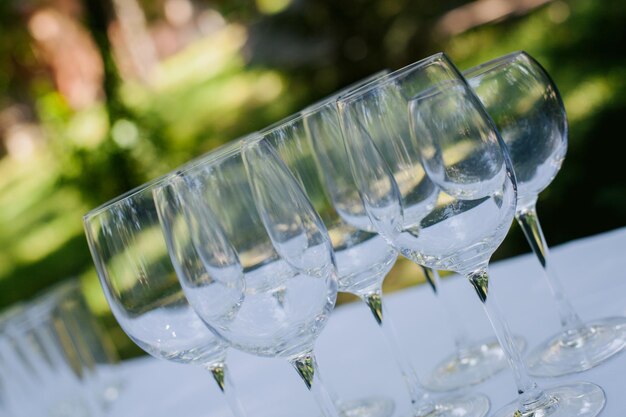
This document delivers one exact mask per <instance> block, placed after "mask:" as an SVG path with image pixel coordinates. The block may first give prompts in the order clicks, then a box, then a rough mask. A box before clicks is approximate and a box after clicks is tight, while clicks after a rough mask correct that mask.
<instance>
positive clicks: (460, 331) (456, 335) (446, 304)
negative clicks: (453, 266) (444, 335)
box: [420, 265, 470, 357]
mask: <svg viewBox="0 0 626 417" xmlns="http://www.w3.org/2000/svg"><path fill="white" fill-rule="evenodd" d="M420 267H421V268H422V271H423V272H424V275H425V276H426V281H427V282H428V284H429V285H430V288H431V289H432V290H433V292H434V293H435V296H436V298H437V300H438V302H439V304H440V305H441V307H442V309H443V311H444V315H445V317H446V321H447V322H448V328H449V329H450V331H452V337H453V339H454V346H455V348H456V353H457V356H459V357H463V356H465V353H466V352H467V351H468V350H469V346H470V337H469V332H468V331H467V329H466V328H465V326H464V325H463V322H462V321H461V319H460V318H459V317H458V315H457V314H455V310H454V307H453V306H452V303H451V302H450V301H451V300H450V297H446V296H445V294H444V295H441V278H440V277H439V272H437V271H436V270H434V269H430V268H426V267H424V266H421V265H420Z"/></svg>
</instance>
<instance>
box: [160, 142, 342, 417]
mask: <svg viewBox="0 0 626 417" xmlns="http://www.w3.org/2000/svg"><path fill="white" fill-rule="evenodd" d="M239 146H240V143H236V144H235V146H233V147H228V148H226V149H224V150H222V151H218V152H216V153H215V154H213V155H212V156H211V157H210V158H207V159H206V160H205V161H203V162H201V163H199V164H197V165H195V166H193V167H190V168H189V169H185V170H182V171H181V172H180V173H179V175H177V176H175V177H174V178H172V180H171V181H170V184H171V188H166V189H165V190H163V191H158V192H157V193H155V197H156V198H157V200H159V206H160V207H161V209H162V210H161V214H162V216H161V217H162V218H163V219H164V220H165V219H169V220H176V219H182V220H184V221H180V220H179V221H175V222H172V221H164V225H163V226H164V231H165V233H166V234H169V235H170V236H169V237H168V239H170V241H171V242H172V243H173V244H174V245H176V246H175V247H176V248H178V249H176V250H174V251H173V252H172V253H173V255H174V256H175V258H176V259H177V262H178V263H181V264H182V263H184V262H188V263H196V264H197V263H198V262H199V265H201V266H202V267H203V268H204V273H184V274H181V275H180V276H179V277H180V279H181V283H182V285H183V288H184V289H185V292H186V295H187V298H188V299H189V302H190V303H191V304H192V305H193V306H194V308H195V310H196V311H197V313H198V314H199V315H200V317H202V319H203V320H204V321H205V323H207V324H208V325H210V326H211V328H212V329H213V331H214V332H215V333H217V334H219V335H220V336H221V337H222V338H224V339H225V340H227V341H228V342H229V343H230V345H231V346H232V347H234V348H236V349H239V350H242V351H245V352H248V353H252V354H255V355H258V356H266V357H283V358H286V359H287V360H288V361H289V362H290V363H291V364H292V365H293V366H294V368H295V369H296V370H297V372H298V373H299V375H300V376H301V377H302V379H303V381H304V382H305V384H306V386H307V388H309V390H311V392H312V393H313V394H314V396H315V398H316V400H317V401H318V404H319V406H320V408H321V411H322V413H323V415H324V416H327V417H330V416H332V417H337V416H339V413H338V412H337V410H336V408H335V405H334V403H333V401H332V398H331V397H330V395H329V394H328V392H327V391H326V390H325V388H324V386H323V385H322V382H321V379H320V375H319V371H318V369H317V363H316V360H315V356H314V354H313V344H314V342H315V340H316V339H317V336H318V335H319V333H320V331H321V330H322V329H323V328H324V326H325V324H326V322H327V319H328V316H329V314H330V312H331V310H332V309H333V307H334V304H335V300H336V295H337V282H336V278H335V275H336V273H335V265H334V259H333V253H332V246H331V245H330V242H329V238H328V234H327V232H326V230H325V229H324V225H323V224H322V223H321V221H320V219H319V217H318V216H317V214H316V213H315V211H314V210H313V208H312V207H311V206H310V203H309V201H308V200H307V199H306V197H305V196H304V194H303V193H302V191H301V190H300V189H299V187H298V185H297V184H296V183H295V181H294V180H293V178H291V177H289V176H288V173H287V171H286V170H284V169H283V168H282V167H276V166H274V165H271V164H265V163H264V162H263V160H264V156H262V155H256V154H255V153H254V152H253V153H248V155H247V157H246V158H245V159H246V164H245V165H244V158H243V157H242V153H241V150H240V147H239ZM259 159H260V161H261V163H259ZM260 200H262V201H264V202H265V203H264V204H263V205H260V206H259V205H258V204H257V203H258V201H260ZM268 205H269V207H270V208H271V209H270V210H268V211H264V210H263V209H260V210H259V211H258V212H257V209H256V208H255V207H268ZM163 209H164V210H163ZM181 213H182V214H181ZM176 242H178V243H176ZM172 247H173V248H174V246H172ZM194 268H195V266H194Z"/></svg>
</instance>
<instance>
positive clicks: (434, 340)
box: [110, 228, 626, 417]
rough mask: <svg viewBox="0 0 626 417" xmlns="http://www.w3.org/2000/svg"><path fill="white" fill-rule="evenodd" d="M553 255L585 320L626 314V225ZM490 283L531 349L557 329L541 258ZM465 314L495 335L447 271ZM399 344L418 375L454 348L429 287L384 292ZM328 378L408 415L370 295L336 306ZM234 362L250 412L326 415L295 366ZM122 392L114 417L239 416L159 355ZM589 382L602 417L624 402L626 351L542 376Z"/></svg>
mask: <svg viewBox="0 0 626 417" xmlns="http://www.w3.org/2000/svg"><path fill="white" fill-rule="evenodd" d="M552 252H553V261H554V264H555V266H556V268H557V269H558V271H559V272H560V275H561V276H562V279H563V282H564V284H565V287H566V290H567V292H568V294H569V296H570V298H571V300H572V302H573V304H574V306H575V308H576V309H577V310H578V311H579V314H580V315H581V316H582V317H583V319H584V320H590V319H594V318H602V317H608V316H618V315H626V228H622V229H618V230H614V231H611V232H608V233H603V234H600V235H597V236H593V237H588V238H585V239H580V240H576V241H572V242H569V243H567V244H564V245H561V246H559V247H555V248H553V250H552ZM491 278H492V288H493V289H494V291H497V294H498V298H499V303H500V304H501V307H502V308H503V310H504V311H505V314H506V316H507V318H508V320H509V323H510V324H511V328H512V330H513V331H514V332H515V333H516V334H520V335H523V336H524V337H525V338H526V340H527V342H528V343H529V346H531V347H533V346H535V345H537V344H538V343H539V342H540V341H542V340H544V339H546V338H547V337H548V336H550V335H551V334H553V333H555V332H556V331H557V330H558V326H559V321H558V316H557V313H556V309H555V305H554V303H553V302H552V300H551V298H550V294H549V291H548V288H547V286H546V282H545V279H544V278H543V276H542V273H541V270H540V267H539V264H538V262H537V261H536V260H535V259H534V257H532V256H531V255H530V254H528V255H523V256H519V257H515V258H511V259H507V260H504V261H501V262H496V263H494V264H493V265H492V267H491ZM442 291H447V292H450V293H452V295H451V296H452V297H455V299H456V300H457V304H456V307H457V308H458V311H459V312H462V314H463V316H464V317H465V318H466V319H467V320H468V323H472V330H473V332H474V335H475V337H476V338H477V339H478V338H485V337H490V336H491V335H492V334H493V333H492V332H491V327H490V325H489V323H488V321H487V318H486V316H485V315H484V312H483V310H482V307H481V305H480V302H479V301H478V299H477V298H476V295H475V293H474V291H473V289H472V288H471V287H470V285H469V284H468V283H467V282H465V280H464V279H463V278H461V277H459V276H453V277H450V278H448V279H445V280H444V282H443V283H442ZM385 301H386V303H387V306H388V310H389V313H390V317H392V318H393V320H394V323H395V326H396V328H397V331H398V333H399V335H400V339H401V342H402V343H403V345H404V347H405V348H406V350H407V352H408V354H409V356H410V357H411V359H412V361H413V363H414V365H415V368H416V370H417V371H418V373H419V374H420V375H425V374H426V372H427V371H428V370H429V369H430V368H431V367H432V366H433V365H434V364H435V363H436V362H437V361H438V360H440V359H442V358H443V357H444V356H446V355H447V354H448V353H450V352H451V350H452V346H453V345H452V337H451V335H450V333H449V332H448V330H447V328H446V327H445V322H444V319H443V317H442V316H443V315H442V312H441V309H440V307H439V305H438V304H437V302H436V301H435V299H434V296H433V294H432V292H431V290H430V289H429V288H428V287H427V286H424V285H422V286H419V287H415V288H410V289H407V290H404V291H400V292H397V293H393V294H390V295H388V296H386V299H385ZM316 349H317V356H318V362H319V364H320V367H321V372H322V375H323V378H324V379H325V382H326V383H327V384H328V385H330V386H331V387H332V388H333V390H334V391H335V392H336V393H337V394H338V395H339V396H340V397H341V398H346V399H352V398H358V397H363V396H385V397H389V398H393V399H394V400H395V401H396V413H395V416H408V415H409V413H408V411H409V400H408V396H407V394H406V392H405V389H404V386H403V384H402V381H401V377H400V375H399V372H398V371H397V368H396V366H395V363H394V362H393V359H392V358H391V357H390V356H389V351H388V349H387V347H386V345H385V342H384V340H383V338H382V334H381V332H380V330H379V329H378V328H377V326H376V324H375V322H374V320H372V318H371V317H370V313H369V311H368V310H367V307H366V306H365V304H363V303H352V304H348V305H343V306H340V307H338V308H337V309H336V310H335V311H334V312H333V315H332V317H331V319H330V321H329V323H328V325H327V328H326V329H325V330H324V332H323V333H322V335H321V337H320V339H319V341H318V343H317V346H316ZM228 364H229V367H230V371H231V376H232V378H233V380H234V382H235V384H236V385H237V388H238V390H239V395H240V398H241V402H242V403H243V404H244V407H245V408H246V409H247V410H248V414H249V416H250V417H257V416H258V417H263V416H267V417H283V416H284V417H296V416H297V417H308V416H311V417H318V416H319V412H318V408H317V406H316V404H315V402H314V400H313V398H312V396H311V395H310V393H309V392H308V391H307V390H306V388H305V386H304V384H303V383H302V382H301V380H300V379H299V377H298V375H297V374H296V373H295V372H294V371H293V369H292V368H291V366H290V365H289V364H288V363H287V362H286V361H283V360H279V359H267V358H258V357H254V356H251V355H248V354H245V353H242V352H237V351H231V352H230V353H229V358H228ZM120 372H121V373H122V378H123V380H124V392H123V393H122V395H121V397H120V399H119V400H118V401H117V402H116V403H115V405H114V407H113V409H112V410H111V414H110V415H112V416H116V417H126V416H133V417H143V416H146V417H148V416H150V417H160V416H163V417H165V416H167V417H171V416H176V417H200V416H202V417H222V416H224V417H232V414H231V413H230V411H229V409H228V407H227V405H226V402H225V400H224V398H223V396H222V395H221V393H220V391H219V389H218V388H217V386H216V384H215V383H214V382H213V380H212V377H211V375H210V374H209V373H208V372H206V371H204V370H203V369H201V368H198V367H194V366H189V365H178V364H172V363H168V362H165V361H159V360H156V359H153V358H149V357H146V358H140V359H136V360H131V361H127V362H124V363H123V364H122V365H121V367H120ZM580 380H585V381H591V382H594V383H596V384H598V385H600V386H602V387H603V388H604V390H605V392H606V396H607V405H606V408H605V410H604V412H603V414H602V416H607V417H613V416H618V415H624V413H625V410H626V354H623V353H622V354H620V355H617V356H616V357H614V358H612V359H611V360H609V361H608V362H606V363H604V364H602V365H600V366H598V367H596V368H594V369H591V370H589V371H587V372H584V373H580V374H575V375H571V376H565V377H560V378H554V379H538V382H539V383H540V384H541V385H543V386H550V385H556V384H558V383H559V382H565V381H580ZM472 391H477V392H482V393H484V394H486V395H488V396H489V398H490V399H491V402H492V410H495V409H498V408H500V407H501V406H503V405H504V404H506V403H507V402H509V401H511V400H512V399H513V398H514V397H515V392H516V389H515V385H514V382H513V377H512V375H511V373H510V372H509V370H508V369H507V370H505V371H504V372H501V373H500V374H498V375H496V376H495V377H493V378H491V379H489V380H488V381H485V382H484V383H482V384H479V385H477V386H475V387H471V388H470V389H469V390H468V392H472Z"/></svg>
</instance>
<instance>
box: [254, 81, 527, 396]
mask: <svg viewBox="0 0 626 417" xmlns="http://www.w3.org/2000/svg"><path fill="white" fill-rule="evenodd" d="M378 79H382V78H381V77H378ZM372 81H373V82H376V79H374V80H372ZM365 84H367V83H362V84H361V85H356V86H353V87H352V88H350V89H346V90H344V91H341V92H339V93H338V94H337V95H336V96H334V97H332V98H330V99H327V100H324V101H321V102H319V103H316V104H314V105H312V106H310V107H308V108H307V109H305V110H304V111H303V112H302V114H303V116H302V118H303V120H304V126H305V130H306V137H307V139H308V140H307V141H308V142H309V143H308V144H307V143H305V142H304V139H303V138H302V137H303V136H305V134H304V133H302V132H301V131H302V128H301V126H300V125H301V124H302V123H301V121H300V120H298V117H295V118H293V120H291V121H288V122H285V123H283V127H282V128H281V129H274V131H273V132H271V131H270V130H269V129H268V130H266V132H267V135H266V136H267V140H268V141H270V142H272V143H273V146H274V147H276V148H277V149H278V151H279V154H280V155H281V157H282V158H283V160H285V161H286V162H287V165H288V166H289V167H290V168H291V170H292V171H293V172H294V174H295V175H296V177H298V178H299V179H300V180H301V183H302V184H303V186H304V189H305V190H307V192H308V194H309V196H310V197H311V200H312V201H313V203H314V205H315V207H316V209H317V210H318V212H320V213H323V214H322V219H323V220H324V222H325V223H326V227H327V228H328V229H329V231H330V236H331V238H333V245H334V247H335V253H336V254H337V265H338V269H339V278H338V279H339V290H340V291H345V292H351V293H354V294H356V295H357V296H359V297H360V298H361V299H362V300H364V301H365V302H366V303H367V304H368V305H369V306H370V308H371V310H372V312H373V313H374V317H375V318H376V320H377V322H378V323H379V325H380V326H381V327H382V328H383V330H384V331H385V334H386V336H387V340H388V342H389V345H390V346H391V349H392V351H393V356H394V358H395V359H396V361H397V362H398V365H399V366H400V369H401V371H402V372H403V374H405V376H404V379H405V380H406V381H407V382H408V384H409V385H410V386H411V387H412V386H415V385H420V384H419V382H418V381H417V377H416V376H415V372H414V371H413V369H412V367H411V364H410V361H409V360H408V359H407V358H406V357H405V356H406V355H405V354H404V353H403V352H402V350H401V349H400V347H399V344H398V343H397V342H396V337H395V335H394V331H393V328H392V327H393V326H392V324H391V322H390V321H389V317H388V315H387V314H383V316H385V315H386V316H387V319H386V323H385V325H383V323H382V316H379V311H380V312H381V313H382V310H381V309H382V307H383V304H382V299H381V295H382V292H381V284H382V281H383V279H384V277H385V274H386V273H387V272H388V270H384V271H380V269H381V268H380V267H379V265H378V264H377V262H376V261H377V259H376V257H381V255H382V254H385V250H384V244H382V243H378V246H379V247H378V248H374V247H373V245H372V244H371V243H369V244H368V245H369V248H367V249H366V247H365V246H366V245H363V244H362V240H363V238H362V237H361V236H371V234H370V233H371V232H373V231H374V228H373V226H372V225H371V223H370V221H369V219H368V217H367V213H366V212H365V209H364V207H363V204H362V202H361V199H360V197H359V195H358V191H357V189H356V186H355V184H354V180H353V179H352V174H351V173H350V166H349V163H348V159H347V155H346V152H345V148H344V146H343V142H342V139H341V128H340V126H339V118H338V115H337V110H336V106H335V101H336V99H337V98H338V97H340V96H341V95H345V94H348V93H349V92H350V91H351V90H354V89H356V88H359V87H361V86H362V85H365ZM396 117H399V118H404V119H406V112H404V111H403V109H401V108H400V109H397V114H396ZM396 126H397V127H400V126H404V127H406V129H407V132H404V134H408V122H407V121H406V120H405V121H403V122H402V123H396ZM287 135H291V136H292V137H293V138H289V139H283V138H281V136H287ZM312 160H313V161H314V162H313V161H312ZM422 177H423V175H422ZM422 177H420V176H419V173H418V175H417V176H416V175H407V174H406V173H405V174H404V175H403V176H402V186H403V187H414V186H419V187H422V188H423V189H427V188H428V187H429V186H430V182H429V180H428V179H427V178H422ZM433 196H435V194H430V198H433ZM368 232H369V233H368ZM357 235H358V236H359V238H356V239H355V238H354V237H353V236H357ZM378 239H380V237H379V238H378ZM378 239H375V238H373V237H372V238H369V241H370V242H372V241H376V240H378ZM345 242H348V244H347V245H346V244H345ZM394 251H395V250H394ZM340 253H343V254H344V255H343V256H341V255H340ZM374 255H375V256H374ZM422 269H423V271H424V274H425V276H426V279H427V282H428V283H429V284H430V286H431V288H432V289H433V291H434V293H435V295H436V296H437V300H438V301H439V302H440V303H442V304H443V306H442V307H443V308H442V310H443V311H444V316H445V318H446V319H447V324H448V326H449V328H450V329H451V330H452V332H453V337H454V345H455V351H454V353H453V354H451V355H449V356H448V357H446V358H445V359H444V360H443V361H441V362H440V363H438V364H437V365H436V366H435V368H434V370H433V371H432V372H431V373H430V374H429V375H428V376H427V377H426V379H425V380H424V381H423V385H424V386H425V387H427V388H428V389H429V390H433V391H446V390H452V389H458V388H461V387H466V386H468V385H472V384H477V383H479V382H482V381H484V380H485V379H487V378H488V377H490V376H491V375H493V374H495V373H497V372H499V371H501V370H503V369H504V368H506V366H507V365H506V357H505V355H504V352H503V351H502V349H501V348H500V345H499V344H498V341H497V340H496V339H495V338H493V337H492V338H489V339H486V340H483V341H478V342H476V341H472V340H471V338H470V337H469V334H468V331H467V329H465V326H463V324H462V321H461V320H460V319H459V317H457V316H456V314H454V312H455V310H454V308H453V300H452V299H450V297H449V296H447V295H446V292H445V291H443V292H442V291H441V287H440V279H439V274H438V273H437V271H436V270H432V269H430V268H425V267H422ZM355 271H359V272H360V273H359V274H356V273H355ZM355 278H357V279H355ZM516 342H517V344H518V346H520V348H521V349H523V348H524V347H525V342H524V339H522V338H520V337H516ZM412 389H413V388H410V390H412ZM414 394H416V393H414ZM416 400H417V399H415V398H414V402H417V401H416Z"/></svg>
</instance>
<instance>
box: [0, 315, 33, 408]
mask: <svg viewBox="0 0 626 417" xmlns="http://www.w3.org/2000/svg"><path fill="white" fill-rule="evenodd" d="M23 314H25V306H24V305H22V304H16V305H13V306H11V307H9V308H8V309H7V310H5V311H3V312H2V314H0V370H1V371H2V372H0V384H1V385H2V389H3V393H2V394H3V395H2V405H3V407H4V409H5V411H6V414H7V416H18V417H30V416H33V415H38V414H41V413H42V409H41V408H42V407H41V404H39V402H34V401H29V399H30V398H31V397H30V396H31V395H32V391H31V388H32V386H33V384H32V383H33V373H34V372H35V369H34V366H33V365H32V363H31V360H29V359H28V358H27V357H26V356H25V354H26V352H25V351H24V350H23V349H20V347H19V345H20V344H21V342H20V340H19V339H20V337H19V336H18V335H16V334H15V332H14V330H13V329H14V325H13V322H14V321H15V320H21V319H20V317H21V316H22V315H23ZM9 376H10V377H9Z"/></svg>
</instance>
